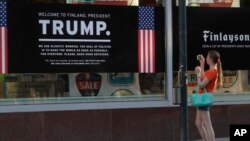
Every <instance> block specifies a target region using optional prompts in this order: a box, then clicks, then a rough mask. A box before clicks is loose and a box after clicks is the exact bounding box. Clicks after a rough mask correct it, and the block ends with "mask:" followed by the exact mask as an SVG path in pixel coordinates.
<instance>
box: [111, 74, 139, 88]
mask: <svg viewBox="0 0 250 141" xmlns="http://www.w3.org/2000/svg"><path fill="white" fill-rule="evenodd" d="M108 77H109V78H108V81H109V83H110V84H111V85H118V86H119V85H132V84H133V83H134V80H135V78H134V73H109V75H108Z"/></svg>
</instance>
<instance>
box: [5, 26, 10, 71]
mask: <svg viewBox="0 0 250 141" xmlns="http://www.w3.org/2000/svg"><path fill="white" fill-rule="evenodd" d="M4 34H5V73H8V61H9V60H8V29H7V28H5V33H4Z"/></svg>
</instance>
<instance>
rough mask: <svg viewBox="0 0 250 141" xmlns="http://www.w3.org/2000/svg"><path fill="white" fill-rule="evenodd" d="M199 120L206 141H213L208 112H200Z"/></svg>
mask: <svg viewBox="0 0 250 141" xmlns="http://www.w3.org/2000/svg"><path fill="white" fill-rule="evenodd" d="M200 115H201V120H202V123H203V125H204V127H205V130H206V133H207V139H208V141H215V135H214V129H213V126H212V122H211V118H210V113H209V111H200Z"/></svg>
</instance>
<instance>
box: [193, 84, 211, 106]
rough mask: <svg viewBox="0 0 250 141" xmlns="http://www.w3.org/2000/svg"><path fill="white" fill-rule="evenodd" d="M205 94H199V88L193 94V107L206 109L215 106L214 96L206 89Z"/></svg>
mask: <svg viewBox="0 0 250 141" xmlns="http://www.w3.org/2000/svg"><path fill="white" fill-rule="evenodd" d="M204 92H205V93H203V94H198V86H197V90H196V93H195V94H192V95H191V97H190V101H191V104H192V106H195V107H205V106H210V105H212V104H213V100H214V98H213V94H212V93H209V92H207V90H206V88H204Z"/></svg>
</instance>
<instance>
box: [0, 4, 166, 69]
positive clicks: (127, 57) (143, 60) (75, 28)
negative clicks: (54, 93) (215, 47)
mask: <svg viewBox="0 0 250 141" xmlns="http://www.w3.org/2000/svg"><path fill="white" fill-rule="evenodd" d="M2 5H4V6H5V7H6V8H5V9H4V10H3V11H4V12H3V11H1V12H2V13H1V14H5V15H6V21H8V22H5V24H4V25H1V26H5V27H8V30H7V31H6V39H5V41H6V46H4V47H3V46H1V48H2V49H1V51H2V50H4V52H3V54H4V55H3V56H2V57H1V62H4V63H1V64H0V65H1V67H2V68H4V69H5V70H4V71H3V70H2V69H1V71H0V73H47V72H54V73H56V72H141V73H153V72H160V71H164V65H163V64H164V15H163V8H160V7H127V6H93V5H74V4H73V5H69V4H68V5H66V4H36V3H13V2H9V3H6V2H2ZM154 19H157V20H154ZM7 23H8V25H7ZM149 41H151V42H149Z"/></svg>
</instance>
